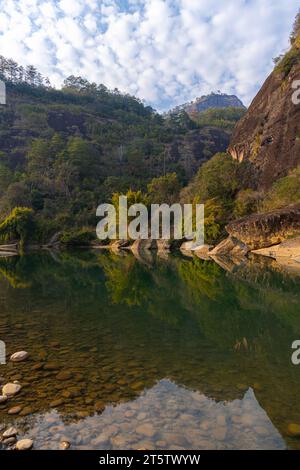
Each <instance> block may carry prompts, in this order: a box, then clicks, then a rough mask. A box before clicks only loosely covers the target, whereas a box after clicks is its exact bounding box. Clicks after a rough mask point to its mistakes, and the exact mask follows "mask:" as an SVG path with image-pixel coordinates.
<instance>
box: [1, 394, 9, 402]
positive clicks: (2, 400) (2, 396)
mask: <svg viewBox="0 0 300 470" xmlns="http://www.w3.org/2000/svg"><path fill="white" fill-rule="evenodd" d="M6 401H7V396H6V395H0V403H5V402H6Z"/></svg>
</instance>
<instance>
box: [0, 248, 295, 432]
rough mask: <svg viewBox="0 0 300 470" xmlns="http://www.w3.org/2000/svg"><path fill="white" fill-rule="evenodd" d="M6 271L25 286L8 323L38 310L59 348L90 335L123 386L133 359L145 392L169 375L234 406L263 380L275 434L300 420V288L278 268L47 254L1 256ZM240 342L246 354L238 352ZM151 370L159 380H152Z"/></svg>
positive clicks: (8, 301)
mask: <svg viewBox="0 0 300 470" xmlns="http://www.w3.org/2000/svg"><path fill="white" fill-rule="evenodd" d="M0 270H1V272H6V273H9V276H11V278H13V279H17V280H18V282H20V285H18V283H17V282H16V283H15V286H16V287H17V289H18V287H23V288H22V289H20V292H19V293H18V292H17V289H16V290H14V292H13V294H12V295H9V293H7V291H6V292H5V308H6V311H8V312H12V315H11V317H12V320H11V321H12V324H14V323H15V322H17V318H22V319H23V318H24V317H23V314H22V312H23V305H25V304H26V309H28V312H31V311H32V310H33V309H37V310H38V311H40V312H41V313H40V314H39V315H40V316H39V318H38V321H37V322H36V323H35V325H38V328H39V325H41V326H42V327H43V325H47V327H46V329H47V335H48V336H50V335H52V340H54V339H57V336H58V337H59V334H61V335H62V336H61V338H59V339H60V340H61V342H62V343H64V340H65V339H67V341H68V343H69V344H72V345H75V344H76V345H78V347H79V349H80V347H81V346H86V344H88V345H89V344H90V343H89V342H90V340H91V338H92V337H93V338H94V340H95V344H101V351H102V352H104V351H108V352H109V355H110V358H111V361H112V362H113V363H118V364H119V368H120V370H121V371H122V372H121V374H122V378H123V379H124V377H126V374H127V372H128V380H132V379H130V377H131V375H130V374H129V373H130V372H131V366H128V361H129V360H130V359H131V358H132V357H133V355H134V357H138V358H139V361H140V364H142V366H141V376H142V378H143V379H145V378H147V380H149V386H151V384H152V383H155V381H156V380H157V378H163V377H170V378H172V379H173V380H174V381H175V382H176V383H178V384H182V385H184V386H187V387H189V388H194V389H197V390H201V391H202V392H205V394H206V395H207V396H210V397H213V398H215V399H217V400H224V399H228V400H232V399H234V398H238V397H241V396H242V395H243V393H244V391H243V390H244V388H243V386H242V390H241V388H239V387H238V385H241V384H244V387H245V388H247V387H249V386H253V385H254V383H256V382H258V383H259V384H260V385H261V390H258V391H256V392H255V393H256V394H257V398H258V399H259V402H260V403H261V404H263V407H264V409H265V410H267V412H268V413H269V415H270V417H271V418H272V420H273V422H274V423H275V424H276V425H277V426H278V428H279V429H284V428H285V426H286V422H285V419H286V417H287V416H289V417H290V419H293V420H299V419H300V409H299V406H298V405H297V403H296V395H295V389H296V388H297V389H298V388H299V372H298V370H297V368H295V367H292V366H291V364H290V345H291V343H292V340H294V339H295V338H297V337H298V332H299V329H300V318H299V289H297V287H299V281H297V280H295V279H294V278H289V277H287V276H285V275H284V274H282V273H280V272H278V270H274V269H273V267H272V265H270V266H269V265H268V266H265V265H260V264H257V263H255V264H251V263H249V264H247V265H245V266H243V267H242V268H241V269H240V270H236V271H235V273H234V274H231V273H226V272H225V271H223V270H222V269H221V268H220V267H219V266H217V265H216V264H214V263H212V262H207V261H202V260H200V259H199V258H195V259H194V258H192V259H191V260H187V259H184V258H181V257H173V256H170V257H169V259H168V260H161V259H156V260H154V263H153V265H152V267H149V266H147V265H144V264H141V263H139V262H138V260H136V259H135V258H134V257H133V256H130V255H128V256H124V257H119V256H117V255H114V254H109V253H100V254H99V252H88V251H78V252H77V251H76V252H74V253H71V252H63V253H59V254H58V255H57V256H56V257H55V258H54V259H53V258H52V257H51V256H50V255H49V254H47V253H36V254H32V255H30V256H23V257H15V258H5V259H4V258H0ZM24 282H25V283H28V285H27V286H26V287H27V289H25V288H24V286H23V285H22V283H24ZM297 283H298V285H297ZM2 286H4V287H5V289H6V285H5V283H3V285H2V284H1V283H0V287H1V288H2ZM24 299H25V300H26V302H24ZM108 300H109V301H108ZM112 304H113V305H112ZM18 310H20V311H21V313H20V312H19V313H18ZM26 311H27V310H26ZM48 311H49V316H47V315H45V317H46V318H44V319H43V315H42V313H43V312H45V313H46V314H47V313H48ZM30 318H31V319H34V315H31V316H28V321H30ZM87 318H89V321H87ZM47 322H48V323H47ZM65 325H66V326H65ZM69 325H72V327H71V328H70V327H69ZM115 325H117V328H116V326H115ZM32 328H33V329H34V328H37V326H34V325H33V326H32ZM85 328H87V330H86V333H84V331H85V330H84V329H85ZM244 338H245V340H244ZM237 343H240V344H241V347H240V348H236V350H234V346H235V345H236V344H237ZM116 344H119V345H120V346H121V349H117V348H116V349H115V345H116ZM245 344H246V345H247V346H245ZM72 353H73V355H74V358H73V362H74V364H75V363H76V367H77V364H81V362H80V361H82V358H81V357H80V354H79V352H78V351H76V348H75V346H74V351H72ZM77 354H79V355H78V357H77ZM93 360H94V361H95V362H92V361H93ZM97 360H98V357H97V355H96V356H95V358H94V359H93V358H92V357H91V358H89V362H88V364H89V366H87V367H90V368H91V370H93V371H95V370H96V369H97V367H98V363H97ZM71 362H72V361H71ZM74 364H73V365H74ZM68 366H71V364H70V363H68ZM151 367H155V368H156V369H157V371H158V372H155V373H153V374H152V375H151V373H150V372H149V371H150V370H151ZM145 371H146V373H145ZM101 373H102V372H101ZM273 395H274V397H276V400H277V401H276V400H274V402H273V401H272V396H273ZM278 397H279V399H278ZM108 399H109V400H111V397H110V396H109V397H108ZM117 400H118V399H117ZM291 407H293V409H292V408H291ZM291 409H292V411H291ZM289 413H290V415H289Z"/></svg>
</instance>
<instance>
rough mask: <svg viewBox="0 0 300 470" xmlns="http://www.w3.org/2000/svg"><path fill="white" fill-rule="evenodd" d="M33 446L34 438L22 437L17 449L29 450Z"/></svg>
mask: <svg viewBox="0 0 300 470" xmlns="http://www.w3.org/2000/svg"><path fill="white" fill-rule="evenodd" d="M32 446H33V440H32V439H21V440H20V441H18V442H17V443H16V450H29V449H31V447H32Z"/></svg>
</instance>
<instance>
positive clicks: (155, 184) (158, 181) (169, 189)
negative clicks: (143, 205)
mask: <svg viewBox="0 0 300 470" xmlns="http://www.w3.org/2000/svg"><path fill="white" fill-rule="evenodd" d="M180 188H181V185H180V183H179V181H178V177H177V174H176V173H168V174H166V175H165V176H160V177H159V178H153V179H152V181H151V182H150V183H149V184H148V186H147V189H148V195H149V200H150V202H151V203H152V204H163V203H165V204H173V203H174V202H178V198H179V192H180Z"/></svg>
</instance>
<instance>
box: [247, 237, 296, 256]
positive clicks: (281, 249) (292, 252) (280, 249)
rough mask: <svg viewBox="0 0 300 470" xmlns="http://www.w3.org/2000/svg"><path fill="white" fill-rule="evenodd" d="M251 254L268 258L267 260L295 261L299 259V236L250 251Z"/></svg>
mask: <svg viewBox="0 0 300 470" xmlns="http://www.w3.org/2000/svg"><path fill="white" fill-rule="evenodd" d="M252 253H255V254H257V255H263V256H268V257H269V258H274V259H277V258H282V257H283V258H290V259H293V260H295V261H297V260H298V259H300V236H299V237H295V238H292V239H290V240H286V241H284V242H282V243H279V244H278V245H274V246H270V247H268V248H260V249H259V250H252Z"/></svg>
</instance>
